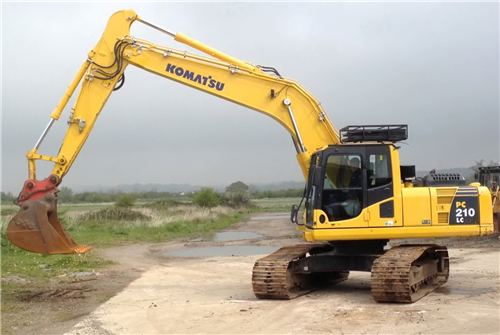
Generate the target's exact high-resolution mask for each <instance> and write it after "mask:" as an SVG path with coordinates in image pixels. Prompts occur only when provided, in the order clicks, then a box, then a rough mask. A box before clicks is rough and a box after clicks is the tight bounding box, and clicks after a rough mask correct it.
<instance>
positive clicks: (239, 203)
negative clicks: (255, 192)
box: [222, 192, 252, 208]
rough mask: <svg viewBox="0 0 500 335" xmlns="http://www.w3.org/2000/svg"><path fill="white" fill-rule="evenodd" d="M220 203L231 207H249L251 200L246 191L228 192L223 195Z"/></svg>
mask: <svg viewBox="0 0 500 335" xmlns="http://www.w3.org/2000/svg"><path fill="white" fill-rule="evenodd" d="M222 204H223V205H226V206H229V207H232V208H239V207H251V206H252V200H251V198H250V195H249V194H248V193H247V192H230V193H225V194H224V195H223V197H222Z"/></svg>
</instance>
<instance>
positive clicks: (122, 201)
mask: <svg viewBox="0 0 500 335" xmlns="http://www.w3.org/2000/svg"><path fill="white" fill-rule="evenodd" d="M134 203H135V195H133V194H124V195H122V196H120V197H119V198H118V199H116V202H115V206H116V207H132V206H134Z"/></svg>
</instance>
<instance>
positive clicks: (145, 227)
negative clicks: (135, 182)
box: [1, 203, 243, 281]
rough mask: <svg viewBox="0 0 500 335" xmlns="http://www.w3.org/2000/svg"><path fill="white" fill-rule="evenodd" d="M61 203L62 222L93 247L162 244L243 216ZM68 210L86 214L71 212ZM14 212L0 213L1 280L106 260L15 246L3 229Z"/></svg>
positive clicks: (43, 275) (44, 275) (40, 276)
mask: <svg viewBox="0 0 500 335" xmlns="http://www.w3.org/2000/svg"><path fill="white" fill-rule="evenodd" d="M61 207H62V211H59V216H60V220H61V222H62V223H63V225H64V226H65V227H66V228H67V229H68V231H69V232H70V234H71V236H72V237H73V238H74V239H75V240H76V241H77V243H78V244H80V245H89V246H92V247H94V248H101V247H110V246H116V245H125V244H130V243H139V242H166V241H170V240H172V239H175V238H179V237H186V236H190V235H197V234H202V233H205V232H210V231H215V230H219V229H223V228H226V227H228V226H230V225H231V224H234V223H236V222H238V221H241V220H242V218H243V214H242V213H240V212H238V211H235V210H219V211H217V210H206V209H200V208H198V207H196V206H192V205H190V206H189V205H188V206H186V205H179V206H175V205H174V206H172V204H171V203H168V205H165V204H160V206H155V207H154V208H145V209H144V210H145V211H146V213H149V215H153V216H154V217H150V216H148V214H143V213H141V212H135V211H134V212H132V211H131V210H130V209H116V208H112V207H111V206H110V205H85V206H73V205H71V206H69V207H65V206H61ZM84 208H85V209H87V211H84V210H83V209H84ZM71 212H76V213H80V212H84V213H83V214H79V215H76V216H74V215H73V216H72V215H71V214H72V213H71ZM89 213H90V215H89ZM73 214H74V213H73ZM131 214H140V215H137V216H136V215H131ZM12 216H13V213H10V211H9V213H8V215H2V222H1V223H2V230H1V254H2V258H1V266H2V278H5V277H9V276H18V277H21V278H25V279H29V280H31V281H42V280H45V279H48V278H53V277H55V276H58V275H62V274H67V273H72V272H80V271H92V270H94V269H98V268H101V267H103V266H106V265H108V264H110V262H109V261H106V260H104V259H102V258H99V257H98V256H97V253H96V252H93V251H90V252H88V253H85V254H76V255H41V254H35V253H31V252H27V251H24V250H22V249H19V248H17V247H16V246H14V245H13V244H12V243H10V241H9V240H8V238H7V234H6V232H5V229H6V226H7V224H8V222H9V221H10V219H11V218H12Z"/></svg>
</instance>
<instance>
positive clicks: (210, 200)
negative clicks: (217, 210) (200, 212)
mask: <svg viewBox="0 0 500 335" xmlns="http://www.w3.org/2000/svg"><path fill="white" fill-rule="evenodd" d="M193 202H194V203H195V204H196V205H198V206H201V207H208V208H212V207H216V206H219V205H220V204H221V203H222V201H221V197H220V196H219V195H218V194H217V193H215V192H214V190H213V189H211V188H204V189H202V190H201V192H200V193H198V194H196V195H195V196H194V199H193Z"/></svg>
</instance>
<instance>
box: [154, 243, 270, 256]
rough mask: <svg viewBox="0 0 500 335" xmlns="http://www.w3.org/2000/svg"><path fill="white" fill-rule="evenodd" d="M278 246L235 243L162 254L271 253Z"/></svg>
mask: <svg viewBox="0 0 500 335" xmlns="http://www.w3.org/2000/svg"><path fill="white" fill-rule="evenodd" d="M278 249H279V248H278V247H269V246H253V245H252V246H251V245H235V246H223V247H203V248H192V249H184V250H175V251H169V252H164V253H163V256H174V257H225V256H251V255H267V254H272V253H273V252H275V251H276V250H278Z"/></svg>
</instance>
